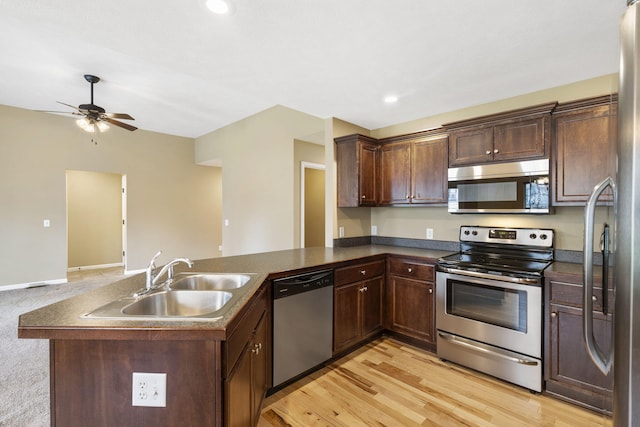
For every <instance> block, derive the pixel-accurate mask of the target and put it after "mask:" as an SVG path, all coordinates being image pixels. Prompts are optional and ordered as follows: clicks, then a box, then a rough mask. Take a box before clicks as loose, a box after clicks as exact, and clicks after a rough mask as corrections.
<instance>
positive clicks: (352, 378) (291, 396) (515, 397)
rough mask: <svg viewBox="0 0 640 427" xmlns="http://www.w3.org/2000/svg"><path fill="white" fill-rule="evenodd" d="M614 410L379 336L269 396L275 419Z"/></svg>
mask: <svg viewBox="0 0 640 427" xmlns="http://www.w3.org/2000/svg"><path fill="white" fill-rule="evenodd" d="M611 424H612V423H611V419H610V418H609V417H606V416H603V415H599V414H596V413H593V412H590V411H587V410H584V409H582V408H579V407H577V406H574V405H571V404H568V403H564V402H561V401H559V400H557V399H553V398H551V397H547V396H543V395H535V394H532V393H530V392H529V391H528V390H526V389H523V388H520V387H518V386H514V385H511V384H508V383H505V382H502V381H500V380H496V379H494V378H491V377H489V376H485V375H482V374H479V373H477V372H473V371H471V370H467V369H466V368H462V367H460V366H458V365H455V364H452V363H444V362H442V361H440V360H439V359H438V358H437V357H436V356H435V355H434V354H432V353H429V352H426V351H423V350H420V349H416V348H415V347H411V346H408V345H405V344H403V343H400V342H398V341H396V340H393V339H390V338H382V339H380V340H377V341H374V342H372V343H370V344H368V345H366V346H365V347H363V348H361V349H359V350H357V351H356V352H354V353H352V354H350V355H348V356H346V357H344V358H342V359H340V360H338V361H336V362H335V363H333V364H332V365H331V366H329V367H327V368H324V369H321V370H319V371H317V372H315V373H313V374H312V375H310V376H308V377H306V378H303V379H302V380H300V381H298V382H296V383H294V384H292V385H290V386H289V387H287V388H285V389H283V390H280V391H279V392H278V393H275V394H274V395H272V396H270V397H268V398H267V400H266V402H265V404H264V409H263V411H262V416H261V418H260V421H259V423H258V426H259V427H270V426H295V427H297V426H348V427H355V426H389V427H391V426H509V427H512V426H572V427H574V426H611Z"/></svg>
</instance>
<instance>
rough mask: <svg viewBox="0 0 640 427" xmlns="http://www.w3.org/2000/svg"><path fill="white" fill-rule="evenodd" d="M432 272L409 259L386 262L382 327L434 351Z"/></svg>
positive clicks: (428, 267)
mask: <svg viewBox="0 0 640 427" xmlns="http://www.w3.org/2000/svg"><path fill="white" fill-rule="evenodd" d="M434 281H435V269H434V266H433V265H432V264H425V263H424V262H423V261H420V260H418V259H413V258H401V257H392V256H389V257H388V258H387V309H386V322H385V326H386V328H387V329H389V330H390V331H392V332H395V333H398V334H401V335H404V336H407V337H410V338H413V339H417V340H419V341H420V342H421V343H422V344H426V345H427V346H428V347H430V348H432V349H434V350H435V345H436V337H435V329H436V328H435V286H434Z"/></svg>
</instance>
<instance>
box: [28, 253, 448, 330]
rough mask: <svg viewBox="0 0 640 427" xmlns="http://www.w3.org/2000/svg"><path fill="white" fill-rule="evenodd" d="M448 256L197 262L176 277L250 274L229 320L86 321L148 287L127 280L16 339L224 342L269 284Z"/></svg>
mask: <svg viewBox="0 0 640 427" xmlns="http://www.w3.org/2000/svg"><path fill="white" fill-rule="evenodd" d="M448 253H450V252H449V251H440V250H431V249H418V248H407V247H398V246H384V245H365V246H356V247H348V248H306V249H291V250H283V251H275V252H265V253H257V254H250V255H238V256H230V257H221V258H211V259H205V260H197V261H195V263H194V266H193V268H192V269H190V270H184V269H180V270H178V267H176V271H188V272H214V273H251V274H252V279H251V280H250V281H249V282H248V283H247V284H246V285H245V288H246V292H245V293H244V294H243V296H242V298H240V299H238V300H237V301H236V302H235V303H234V305H233V306H231V307H230V308H229V310H228V311H227V313H226V315H224V316H223V317H222V318H219V319H212V320H187V319H179V320H173V319H172V320H166V319H165V320H163V319H140V320H138V319H134V320H132V319H130V318H128V319H113V318H85V317H83V315H84V314H86V313H87V312H90V311H92V310H94V309H96V308H98V307H100V306H102V305H104V304H106V303H108V302H111V301H114V300H116V299H119V298H123V297H126V296H129V295H131V294H132V293H134V292H135V291H137V290H139V289H140V288H142V287H144V283H145V275H144V273H141V274H136V275H133V276H130V277H126V278H124V279H122V280H119V281H117V282H115V283H113V284H110V285H106V286H103V287H101V288H98V289H94V290H92V291H88V292H86V293H84V294H81V295H77V296H75V297H72V298H69V299H66V300H63V301H60V302H57V303H54V304H51V305H48V306H45V307H42V308H39V309H37V310H33V311H30V312H28V313H24V314H22V315H21V316H20V320H19V324H18V336H19V337H20V338H41V339H154V337H156V336H157V334H158V333H161V334H162V337H163V338H162V339H175V340H188V339H216V340H223V339H225V337H226V329H227V326H228V325H229V323H230V322H231V321H232V320H233V319H234V317H235V316H236V315H237V314H238V313H239V312H240V311H241V310H242V308H243V307H244V306H245V305H246V303H247V302H248V301H249V300H251V298H252V297H253V295H254V294H255V293H256V291H258V289H260V287H261V285H262V284H263V283H264V281H265V280H267V279H272V278H276V277H284V276H287V275H290V274H295V273H297V272H304V271H311V270H313V269H316V268H325V267H326V268H333V267H339V266H340V265H341V264H344V263H347V262H353V261H357V260H358V259H363V258H369V257H373V256H380V257H384V256H385V255H402V256H412V257H420V258H424V259H425V260H426V261H428V262H433V263H435V262H436V261H437V259H438V258H439V257H441V256H443V255H446V254H448Z"/></svg>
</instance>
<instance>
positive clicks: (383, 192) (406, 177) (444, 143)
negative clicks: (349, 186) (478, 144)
mask: <svg viewBox="0 0 640 427" xmlns="http://www.w3.org/2000/svg"><path fill="white" fill-rule="evenodd" d="M398 140H402V141H401V142H392V143H388V144H387V143H383V144H382V146H381V148H380V204H381V205H406V204H445V203H446V202H447V161H448V160H447V159H448V158H447V150H448V137H447V135H443V134H437V135H428V134H423V135H420V136H412V137H411V138H409V139H406V137H401V138H390V139H388V140H387V141H398Z"/></svg>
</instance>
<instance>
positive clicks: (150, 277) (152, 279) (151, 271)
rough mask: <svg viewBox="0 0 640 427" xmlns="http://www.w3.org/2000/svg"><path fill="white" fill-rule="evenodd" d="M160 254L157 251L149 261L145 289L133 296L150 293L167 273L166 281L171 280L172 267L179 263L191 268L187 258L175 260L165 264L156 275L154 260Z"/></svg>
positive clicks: (191, 265)
mask: <svg viewBox="0 0 640 427" xmlns="http://www.w3.org/2000/svg"><path fill="white" fill-rule="evenodd" d="M160 254H162V251H158V252H157V253H156V254H155V255H154V256H153V258H151V261H149V266H148V267H147V268H146V270H145V273H146V280H145V287H144V289H141V290H140V291H138V292H136V293H135V294H134V296H136V297H138V296H140V295H144V294H146V293H148V292H150V291H152V290H153V289H155V288H157V287H158V282H159V281H160V278H161V277H162V276H163V275H164V274H165V273H167V281H169V280H171V279H173V266H174V265H176V264H179V263H181V262H182V263H184V264H187V265H188V266H189V268H192V267H193V262H192V261H191V260H190V259H188V258H175V259H173V260H172V261H170V262H168V263H167V264H165V265H164V266H163V267H162V268H161V269H160V271H158V272H157V273H156V269H157V266H156V259H158V257H159V256H160Z"/></svg>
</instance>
